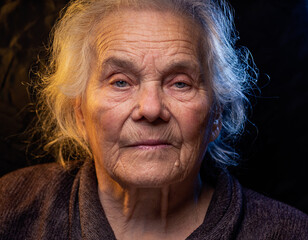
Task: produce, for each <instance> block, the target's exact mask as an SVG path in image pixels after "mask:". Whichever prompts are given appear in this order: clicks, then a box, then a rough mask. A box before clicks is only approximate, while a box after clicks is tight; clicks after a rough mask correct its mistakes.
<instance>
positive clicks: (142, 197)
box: [98, 174, 213, 239]
mask: <svg viewBox="0 0 308 240" xmlns="http://www.w3.org/2000/svg"><path fill="white" fill-rule="evenodd" d="M98 176H99V177H98V183H99V190H98V191H99V198H100V201H101V204H102V206H103V208H104V211H105V213H106V216H107V219H108V221H109V223H110V225H111V227H112V229H113V230H114V232H115V234H116V237H117V239H125V236H126V237H127V238H128V239H129V238H130V237H132V238H136V237H137V238H138V239H142V238H143V237H144V236H145V235H144V234H149V235H150V237H149V236H147V239H151V237H153V239H155V238H156V239H157V237H158V238H161V237H163V238H164V239H168V237H167V236H174V237H175V238H176V239H180V238H179V237H178V235H179V234H180V235H182V236H184V235H185V237H187V236H188V235H189V234H190V233H191V232H192V231H193V230H195V229H196V228H197V227H198V226H199V225H201V224H202V222H203V219H204V217H205V213H206V210H207V208H208V205H209V202H210V199H211V196H212V193H213V190H212V188H210V187H209V186H206V185H203V184H202V182H201V180H200V178H199V175H197V176H196V177H194V178H190V179H189V180H186V181H183V182H180V183H177V184H170V185H166V186H163V187H159V188H158V187H157V188H137V187H123V186H121V185H119V184H118V183H117V182H115V181H113V180H112V179H110V178H108V177H106V176H104V175H102V174H100V175H98ZM181 231H182V232H183V233H181ZM157 234H159V235H160V236H157ZM154 235H155V237H154ZM171 239H172V238H171Z"/></svg>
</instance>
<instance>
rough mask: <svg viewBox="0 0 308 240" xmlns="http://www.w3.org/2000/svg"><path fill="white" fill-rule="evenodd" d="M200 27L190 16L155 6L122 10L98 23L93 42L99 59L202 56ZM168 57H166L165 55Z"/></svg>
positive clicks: (191, 58)
mask: <svg viewBox="0 0 308 240" xmlns="http://www.w3.org/2000/svg"><path fill="white" fill-rule="evenodd" d="M200 32H201V30H200V27H199V26H198V25H197V24H196V23H195V22H194V21H193V20H191V19H189V18H188V17H185V16H183V15H180V14H175V13H171V12H162V11H155V10H140V11H137V10H130V9H126V10H120V11H116V12H113V13H111V14H109V15H108V16H106V17H104V18H103V20H102V21H101V22H100V23H99V24H98V25H97V28H96V31H95V41H94V46H95V49H96V54H97V57H98V58H99V62H101V61H103V60H104V59H106V58H108V57H110V56H109V55H110V54H111V55H114V54H124V55H127V56H128V55H129V56H130V57H131V58H135V57H136V59H137V58H139V59H140V60H145V59H144V58H145V56H147V55H149V54H148V53H150V55H151V56H152V57H153V58H156V59H162V58H167V57H168V59H170V61H173V60H172V59H171V58H185V60H187V61H195V62H198V61H199V59H200V56H199V55H200V42H201V34H200ZM165 60H166V59H165Z"/></svg>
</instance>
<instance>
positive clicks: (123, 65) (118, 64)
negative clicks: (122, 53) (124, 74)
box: [102, 57, 200, 75]
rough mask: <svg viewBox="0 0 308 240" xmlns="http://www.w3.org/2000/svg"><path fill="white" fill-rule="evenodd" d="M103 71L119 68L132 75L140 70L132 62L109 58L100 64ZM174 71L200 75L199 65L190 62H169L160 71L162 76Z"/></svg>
mask: <svg viewBox="0 0 308 240" xmlns="http://www.w3.org/2000/svg"><path fill="white" fill-rule="evenodd" d="M102 67H103V69H104V68H106V67H111V68H119V69H121V70H125V71H128V72H131V73H133V74H136V75H137V74H139V73H140V72H141V70H140V69H138V68H137V67H136V63H135V62H134V61H131V60H128V59H121V58H118V57H109V58H107V59H106V60H105V61H103V64H102ZM174 71H179V72H180V71H184V72H189V73H200V64H198V63H197V62H195V61H192V60H179V61H177V60H175V61H173V62H171V63H170V64H169V65H168V66H167V67H165V69H164V70H162V75H167V74H170V73H172V72H174Z"/></svg>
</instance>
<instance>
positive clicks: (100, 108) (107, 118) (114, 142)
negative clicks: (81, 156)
mask: <svg viewBox="0 0 308 240" xmlns="http://www.w3.org/2000/svg"><path fill="white" fill-rule="evenodd" d="M83 112H85V113H86V114H85V128H86V133H87V137H88V140H89V144H90V146H91V149H92V152H93V154H94V157H96V158H106V157H110V156H109V155H110V154H111V155H115V154H116V152H117V149H118V140H119V136H120V135H121V131H122V130H123V125H124V123H125V121H126V119H127V118H128V116H129V108H128V106H127V105H126V104H113V102H112V101H109V99H108V98H105V97H103V96H102V97H96V98H95V99H88V101H87V103H86V106H85V107H84V111H83ZM107 155H108V156H107ZM101 160H102V159H101Z"/></svg>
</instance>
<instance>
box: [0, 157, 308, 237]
mask: <svg viewBox="0 0 308 240" xmlns="http://www.w3.org/2000/svg"><path fill="white" fill-rule="evenodd" d="M0 239H10V240H12V239H23V240H24V239H48V240H49V239H66V240H67V239H74V240H75V239H93V240H94V239H95V240H96V239H115V237H114V233H113V231H112V229H111V227H110V225H109V223H108V220H107V218H106V216H105V214H104V210H103V208H102V207H101V204H100V201H99V197H98V194H97V180H96V175H95V170H94V167H93V164H92V163H90V162H86V163H85V164H84V165H83V166H82V167H81V168H80V169H79V168H75V169H71V170H70V171H65V170H64V169H63V168H62V167H61V166H59V165H57V164H45V165H38V166H34V167H29V168H26V169H21V170H18V171H15V172H13V173H10V174H8V175H6V176H4V177H3V178H1V179H0ZM187 239H220V240H221V239H245V240H246V239H288V240H290V239H296V240H300V239H308V216H307V215H305V214H304V213H302V212H300V211H298V210H296V209H294V208H292V207H289V206H287V205H285V204H283V203H280V202H277V201H274V200H272V199H269V198H266V197H264V196H262V195H260V194H258V193H255V192H253V191H251V190H248V189H245V188H243V187H241V185H240V184H239V183H238V181H237V180H236V179H234V178H233V177H231V176H230V175H229V174H228V173H227V172H225V171H222V173H221V174H220V175H219V177H218V180H217V182H216V186H215V192H214V195H213V198H212V201H211V203H210V206H209V209H208V212H207V214H206V216H205V219H204V222H203V223H202V224H201V225H200V226H199V227H198V228H197V229H196V230H195V231H194V232H193V233H192V234H191V235H190V236H189V237H188V238H187Z"/></svg>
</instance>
